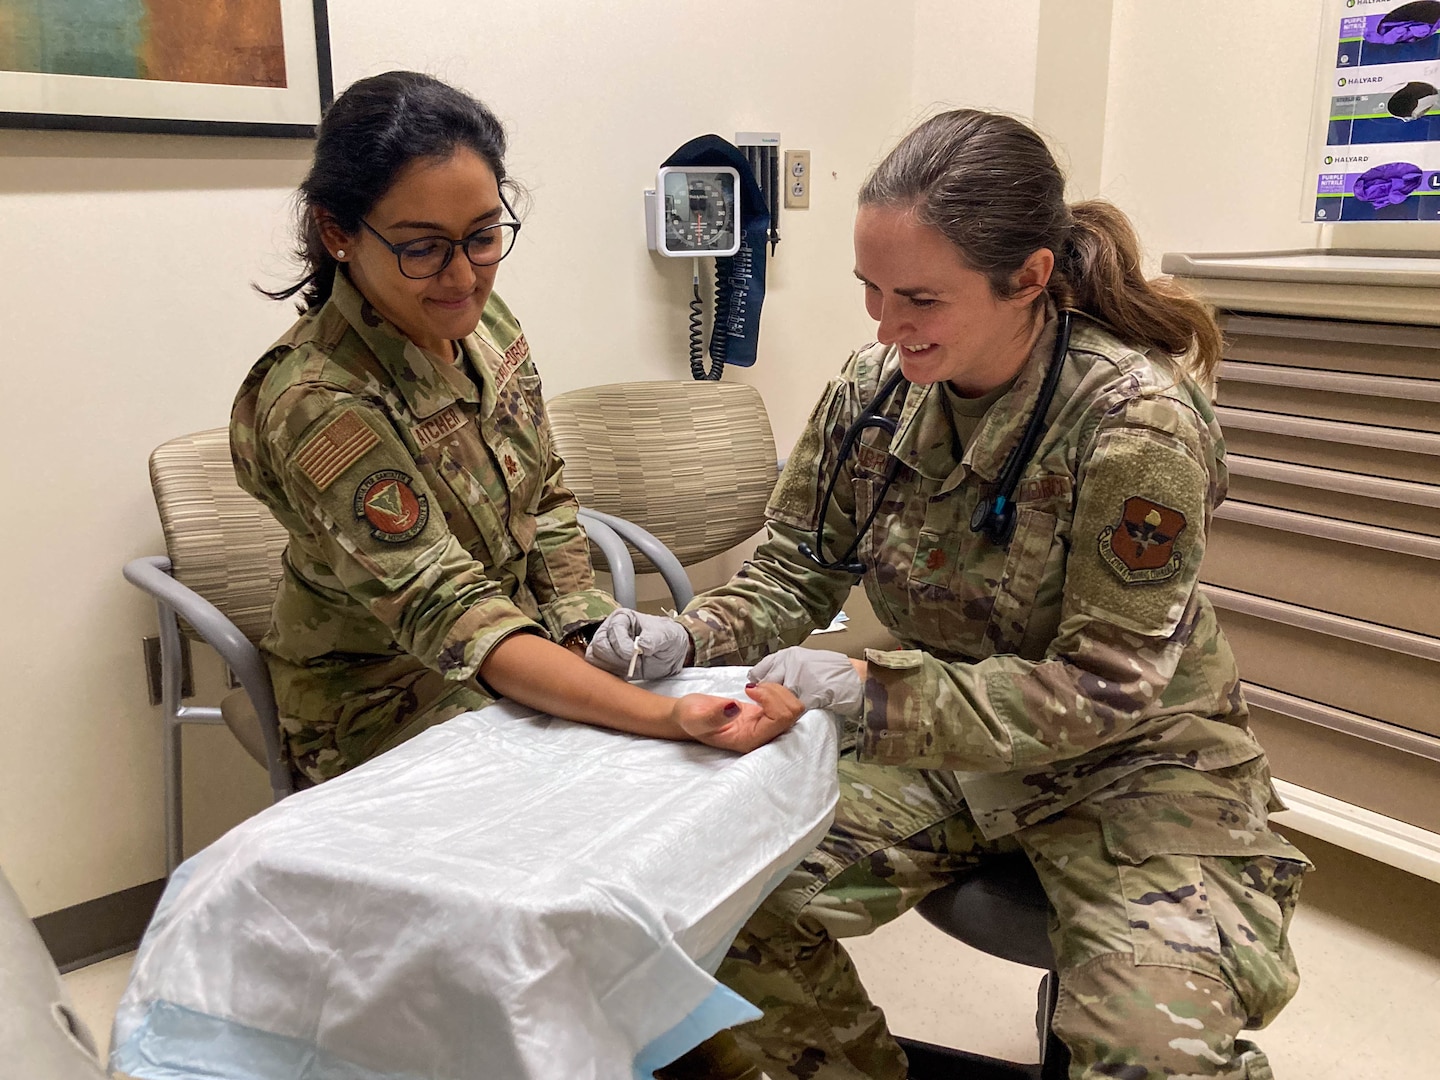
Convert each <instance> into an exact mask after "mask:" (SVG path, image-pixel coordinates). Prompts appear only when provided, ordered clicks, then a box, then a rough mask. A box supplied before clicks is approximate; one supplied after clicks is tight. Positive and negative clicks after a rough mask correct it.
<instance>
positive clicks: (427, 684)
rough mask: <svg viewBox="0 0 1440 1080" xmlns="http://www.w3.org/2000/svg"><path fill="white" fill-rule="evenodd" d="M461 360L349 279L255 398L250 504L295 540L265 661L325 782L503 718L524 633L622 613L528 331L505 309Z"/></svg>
mask: <svg viewBox="0 0 1440 1080" xmlns="http://www.w3.org/2000/svg"><path fill="white" fill-rule="evenodd" d="M458 344H459V346H460V349H461V352H462V353H463V356H464V363H463V364H460V365H452V364H446V363H444V362H441V361H437V360H432V359H431V358H429V357H428V356H427V354H426V353H424V352H423V351H422V350H420V349H419V348H417V347H416V346H415V345H414V344H412V343H411V342H410V341H409V340H408V339H407V338H406V337H405V336H404V335H403V334H402V333H401V332H400V331H399V330H398V329H396V328H395V327H394V326H392V325H391V324H390V323H388V322H386V321H385V320H384V319H383V318H382V317H381V316H380V315H379V314H378V313H377V312H376V311H375V309H374V308H373V307H371V306H370V304H369V303H368V302H367V301H366V300H365V299H364V298H363V297H362V296H361V295H360V294H359V292H357V291H356V289H355V288H354V286H353V285H351V284H350V282H349V281H348V279H347V278H346V277H345V276H344V275H343V274H341V275H337V277H336V280H335V290H334V293H333V295H332V296H331V297H330V299H329V301H328V302H326V303H325V304H324V305H323V306H321V307H320V308H319V309H318V310H316V311H314V312H311V313H309V314H307V315H306V316H304V317H303V318H301V319H300V320H299V321H298V322H297V323H296V324H295V325H294V326H293V327H292V328H291V329H290V332H289V333H288V334H286V335H285V337H283V338H282V339H281V340H280V341H279V342H277V343H276V344H275V345H274V346H273V347H272V348H271V349H270V350H269V351H268V352H267V353H266V354H265V355H264V357H262V358H261V360H260V362H259V363H258V364H256V365H255V367H254V368H253V369H252V370H251V372H250V375H249V376H248V377H247V378H246V380H245V383H244V385H243V386H242V387H241V389H240V393H239V396H238V397H237V398H236V400H235V407H234V411H233V413H232V416H231V424H230V442H231V451H232V454H233V456H234V459H235V471H236V476H237V478H238V479H239V481H240V486H241V487H243V488H244V489H245V490H247V491H249V492H250V493H251V494H253V495H255V496H256V497H257V498H258V499H260V500H261V501H262V502H263V503H265V505H266V506H268V507H269V508H270V510H271V511H272V512H273V513H274V514H275V516H276V518H277V519H279V521H280V523H281V524H282V525H284V526H285V528H286V530H287V531H288V532H289V533H290V543H289V546H288V547H287V548H286V552H285V560H284V578H283V580H282V581H281V583H280V591H279V594H278V596H277V597H276V599H275V607H274V612H273V615H272V622H271V627H270V631H269V633H268V634H267V635H266V636H265V638H264V640H263V641H262V642H261V649H262V650H263V651H264V653H265V657H266V660H267V662H268V664H269V667H270V673H271V676H272V678H273V679H274V683H275V697H276V701H277V703H278V704H279V708H280V714H281V716H282V718H283V719H282V721H281V725H282V728H283V730H284V734H285V737H286V738H285V741H286V743H287V745H288V750H289V753H290V754H291V756H292V758H293V761H294V763H295V764H296V766H297V767H298V768H300V769H301V770H302V771H303V772H304V773H305V775H307V776H308V777H310V778H311V779H312V780H316V781H319V780H324V779H328V778H329V777H331V776H334V775H336V774H338V773H340V772H343V771H344V770H345V769H348V768H350V767H352V766H354V765H357V764H359V763H360V762H362V761H365V760H366V759H368V758H371V757H373V756H374V755H376V754H378V753H380V752H382V751H383V750H386V749H389V748H390V747H391V746H393V745H395V744H396V743H398V742H400V741H402V740H404V739H406V738H409V737H410V736H412V735H414V734H416V733H417V732H419V731H421V730H423V729H424V728H426V727H428V726H430V725H432V724H436V723H439V722H440V721H442V720H445V719H448V718H449V717H451V716H455V715H456V714H458V713H461V712H465V711H467V710H469V709H475V708H479V707H481V706H484V705H486V704H489V703H490V702H491V701H492V700H493V696H492V695H491V693H490V692H489V691H488V690H487V689H486V688H485V687H484V686H483V685H482V684H481V683H480V682H479V680H478V678H477V677H476V672H477V671H478V669H479V667H480V665H481V663H482V662H483V661H484V660H485V657H486V656H487V655H488V654H489V652H490V650H491V649H492V648H494V647H495V646H496V645H497V644H498V643H499V642H500V641H501V640H503V639H504V638H506V637H508V636H509V635H511V634H514V633H523V632H531V633H541V634H548V635H549V636H550V637H551V638H553V639H555V640H557V641H558V640H561V639H563V638H564V637H566V636H567V635H568V634H570V633H572V632H574V631H576V630H578V629H583V628H585V627H588V626H590V625H592V624H594V623H596V622H598V621H599V620H601V619H603V618H604V617H605V616H606V615H607V614H609V612H610V611H612V610H614V608H615V602H614V601H613V600H612V599H611V598H610V597H609V596H607V595H606V594H605V593H603V592H600V591H598V590H596V589H595V587H594V575H593V570H592V567H591V564H590V553H589V546H588V543H587V541H586V539H585V535H584V533H583V532H582V531H581V530H580V527H579V525H578V524H577V522H576V503H575V497H574V496H573V495H572V494H571V493H570V491H569V490H568V489H566V487H565V486H564V484H563V482H562V479H561V461H560V458H559V457H558V456H556V454H555V451H554V449H553V447H552V445H551V440H550V432H549V426H548V422H547V421H546V418H545V409H544V404H543V402H542V401H541V397H540V376H539V375H538V374H536V372H535V367H534V364H533V363H532V362H531V360H530V347H529V345H528V343H527V342H526V340H525V336H524V334H523V333H522V332H521V330H520V327H519V324H518V323H517V322H516V321H515V319H514V317H513V316H512V315H511V314H510V311H509V309H507V308H506V307H505V304H504V303H503V302H502V301H501V300H500V298H499V297H497V296H493V295H492V296H491V298H490V301H489V303H488V304H487V305H486V308H485V313H484V316H483V318H482V319H481V322H480V326H479V327H478V328H477V330H476V332H475V333H474V334H472V335H471V336H470V337H469V338H467V339H466V340H464V341H462V342H459V343H458Z"/></svg>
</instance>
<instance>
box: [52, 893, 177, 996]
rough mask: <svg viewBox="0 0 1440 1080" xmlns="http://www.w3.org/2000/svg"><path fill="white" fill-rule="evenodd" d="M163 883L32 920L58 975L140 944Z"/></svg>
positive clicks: (120, 954)
mask: <svg viewBox="0 0 1440 1080" xmlns="http://www.w3.org/2000/svg"><path fill="white" fill-rule="evenodd" d="M164 891H165V879H164V878H161V879H160V880H158V881H147V882H146V883H145V884H143V885H136V886H134V887H133V888H129V889H122V890H121V891H120V892H113V893H110V894H108V895H106V896H97V897H96V898H95V899H94V900H86V901H85V902H84V903H83V904H76V905H75V906H73V907H68V908H61V909H60V910H59V911H52V912H50V913H49V914H48V915H41V916H40V917H39V918H37V919H35V920H34V922H35V929H36V930H37V931H39V933H40V939H41V940H42V941H44V942H45V947H46V948H47V949H49V950H50V957H51V959H52V960H54V961H55V966H56V967H57V968H59V969H60V971H61V973H62V974H63V973H64V972H67V971H74V970H75V969H76V968H82V967H87V966H88V965H90V964H97V963H99V962H100V961H101V960H109V959H110V958H111V957H112V956H122V955H124V954H125V953H127V952H130V951H131V950H132V949H134V948H135V947H136V946H137V945H139V944H140V938H141V936H142V935H143V934H144V933H145V927H146V926H148V925H149V924H150V916H152V915H154V914H155V905H156V904H158V903H159V902H160V894H161V893H162V892H164Z"/></svg>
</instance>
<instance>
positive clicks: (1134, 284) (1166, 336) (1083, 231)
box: [1049, 199, 1221, 390]
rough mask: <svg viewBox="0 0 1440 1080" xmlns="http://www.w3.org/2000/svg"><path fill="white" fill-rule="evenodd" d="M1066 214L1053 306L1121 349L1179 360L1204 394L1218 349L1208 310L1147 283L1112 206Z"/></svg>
mask: <svg viewBox="0 0 1440 1080" xmlns="http://www.w3.org/2000/svg"><path fill="white" fill-rule="evenodd" d="M1069 211H1070V218H1071V227H1070V235H1069V236H1068V237H1067V239H1066V240H1065V242H1064V243H1063V244H1062V246H1061V250H1060V251H1058V252H1056V259H1055V273H1054V274H1052V275H1051V277H1050V286H1049V289H1050V295H1051V296H1053V297H1054V298H1055V303H1056V304H1057V305H1058V306H1060V307H1069V308H1074V309H1075V310H1076V311H1083V312H1085V314H1087V315H1091V316H1093V317H1095V318H1096V319H1098V320H1099V321H1100V322H1102V323H1104V324H1105V326H1106V327H1108V328H1109V329H1110V331H1111V332H1112V333H1114V334H1115V336H1116V337H1118V338H1119V339H1120V340H1121V341H1124V342H1126V343H1127V344H1130V345H1136V346H1140V347H1146V346H1151V347H1154V348H1157V349H1159V350H1160V351H1161V352H1164V353H1168V354H1169V355H1171V356H1175V357H1184V358H1185V366H1186V369H1187V371H1188V373H1189V374H1190V375H1191V377H1192V378H1194V379H1195V381H1196V382H1197V383H1199V384H1200V385H1201V386H1202V387H1205V388H1206V390H1210V389H1211V388H1212V387H1213V386H1214V381H1215V369H1216V367H1217V365H1218V364H1219V363H1220V352H1221V345H1220V328H1219V327H1218V326H1216V325H1215V319H1214V317H1213V316H1212V315H1211V314H1210V309H1209V308H1207V307H1206V306H1205V305H1204V304H1202V303H1201V302H1200V301H1199V300H1196V299H1195V298H1194V297H1193V296H1191V295H1190V294H1189V293H1188V292H1186V291H1185V290H1184V289H1182V288H1180V286H1178V285H1176V284H1175V282H1174V281H1173V280H1172V279H1170V278H1168V277H1158V278H1152V279H1149V280H1147V279H1146V277H1145V275H1144V273H1143V272H1142V271H1141V268H1140V242H1139V240H1138V239H1137V238H1136V236H1135V229H1134V227H1133V226H1132V225H1131V224H1130V219H1129V218H1127V217H1126V216H1125V215H1124V214H1123V213H1122V212H1121V211H1120V210H1119V209H1118V208H1117V207H1116V206H1114V205H1112V204H1111V203H1108V202H1105V201H1103V200H1101V199H1090V200H1088V201H1086V202H1080V203H1075V204H1073V205H1072V206H1070V207H1069Z"/></svg>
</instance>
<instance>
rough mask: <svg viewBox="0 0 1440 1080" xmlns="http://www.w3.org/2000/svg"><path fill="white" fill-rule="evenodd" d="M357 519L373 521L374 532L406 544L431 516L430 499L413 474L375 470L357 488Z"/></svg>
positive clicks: (394, 541) (371, 529) (389, 539)
mask: <svg viewBox="0 0 1440 1080" xmlns="http://www.w3.org/2000/svg"><path fill="white" fill-rule="evenodd" d="M354 511H355V518H356V520H357V521H365V522H368V523H369V525H370V535H371V536H373V537H375V539H376V540H383V541H384V542H385V543H387V544H403V543H405V541H407V540H413V539H414V538H415V537H417V536H419V535H420V532H421V530H423V529H424V528H425V524H426V522H428V521H429V520H430V501H429V499H427V498H426V497H425V496H424V495H417V494H416V493H415V489H414V488H413V487H411V486H410V476H409V475H408V474H406V473H403V472H401V471H400V470H398V469H381V470H380V471H379V472H374V473H371V474H370V475H369V476H367V477H366V478H365V479H364V480H362V481H360V486H359V487H357V488H356V489H355V499H354Z"/></svg>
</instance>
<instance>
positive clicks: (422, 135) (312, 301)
mask: <svg viewBox="0 0 1440 1080" xmlns="http://www.w3.org/2000/svg"><path fill="white" fill-rule="evenodd" d="M460 147H466V148H468V149H470V150H473V151H474V152H475V153H476V154H477V155H479V156H480V157H482V158H484V159H485V162H486V164H488V165H489V166H490V169H491V171H492V172H494V173H495V180H496V182H497V183H499V184H500V185H501V186H502V189H503V187H504V186H505V185H506V184H507V183H508V181H507V178H506V176H505V129H504V128H503V127H502V126H501V124H500V121H499V120H497V119H496V118H495V114H494V113H492V112H491V111H490V110H489V109H487V108H486V107H485V106H484V105H482V104H481V103H480V102H479V101H477V100H475V99H474V98H473V97H471V96H470V95H469V94H467V93H465V92H464V91H463V90H457V89H455V87H453V86H449V85H447V84H445V83H443V82H441V81H440V80H439V79H436V78H434V77H433V76H430V75H421V74H419V73H417V72H414V71H387V72H386V73H385V74H383V75H372V76H371V77H370V78H368V79H361V80H360V81H359V82H356V83H352V84H351V85H350V87H349V88H348V89H347V90H346V91H345V92H344V93H343V94H341V95H340V96H339V97H338V98H336V99H335V102H334V104H332V105H331V106H330V108H329V109H327V110H326V112H325V115H324V117H323V118H322V119H321V121H320V132H319V135H318V137H317V139H316V142H315V160H314V161H313V162H312V163H311V165H310V172H309V173H308V174H307V175H306V177H305V179H304V180H303V181H302V182H301V184H300V189H299V191H298V192H297V193H296V201H297V203H298V215H297V221H296V232H297V234H298V238H299V244H298V246H297V247H296V250H295V255H296V258H297V259H298V260H299V262H300V264H301V265H302V266H303V267H304V270H305V274H304V276H303V277H302V278H301V279H300V280H299V281H297V282H296V283H295V284H294V285H291V286H289V287H288V288H285V289H279V290H277V291H275V292H270V291H269V290H268V289H260V288H259V286H256V288H257V289H259V291H260V292H262V293H264V295H266V296H268V297H270V299H272V300H288V299H289V298H290V297H292V296H294V295H295V294H296V293H301V300H302V301H303V303H302V305H301V310H302V311H307V310H314V309H315V308H317V307H319V306H320V305H321V304H323V303H324V302H325V301H326V300H328V299H329V297H330V291H331V289H332V288H333V287H334V284H335V272H336V267H337V263H336V262H335V260H334V258H332V257H331V255H330V252H329V251H328V250H326V248H325V245H324V244H323V243H322V242H321V240H320V225H319V222H318V221H316V217H315V211H316V210H323V211H325V212H326V213H327V214H329V215H330V216H331V217H332V218H334V219H335V223H336V224H337V225H339V226H340V228H342V229H343V230H345V232H347V233H355V232H358V231H359V230H360V219H361V218H362V217H364V216H365V215H366V214H368V213H369V212H370V210H371V208H373V207H374V205H375V204H376V203H377V202H379V201H380V200H381V199H382V198H383V197H384V196H385V193H386V192H387V191H389V190H390V187H391V185H392V184H394V183H395V178H396V176H398V175H399V174H400V171H401V170H402V169H403V168H405V166H406V165H409V164H410V163H411V162H412V161H415V160H417V159H432V160H437V161H443V160H445V159H446V158H448V157H450V155H451V154H453V153H454V152H455V151H456V150H457V149H459V148H460Z"/></svg>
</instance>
